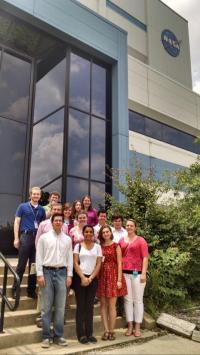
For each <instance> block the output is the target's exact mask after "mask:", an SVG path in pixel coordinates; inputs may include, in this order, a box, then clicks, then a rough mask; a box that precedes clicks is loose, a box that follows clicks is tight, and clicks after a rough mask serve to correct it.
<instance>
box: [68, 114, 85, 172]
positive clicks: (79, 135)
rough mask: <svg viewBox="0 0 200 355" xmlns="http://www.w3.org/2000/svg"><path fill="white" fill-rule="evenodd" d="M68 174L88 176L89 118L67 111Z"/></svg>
mask: <svg viewBox="0 0 200 355" xmlns="http://www.w3.org/2000/svg"><path fill="white" fill-rule="evenodd" d="M68 174H70V175H76V176H80V177H85V178H87V177H88V176H89V116H88V115H86V114H85V113H82V112H79V111H76V110H72V109H71V110H69V136H68Z"/></svg>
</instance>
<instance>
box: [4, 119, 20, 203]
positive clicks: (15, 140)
mask: <svg viewBox="0 0 200 355" xmlns="http://www.w3.org/2000/svg"><path fill="white" fill-rule="evenodd" d="M25 145H26V126H25V124H22V123H18V122H15V121H12V120H8V119H6V118H0V167H1V173H0V193H14V194H21V193H22V188H23V175H24V157H25ZM5 154H6V156H5ZM3 209H4V208H3ZM1 210H2V209H1Z"/></svg>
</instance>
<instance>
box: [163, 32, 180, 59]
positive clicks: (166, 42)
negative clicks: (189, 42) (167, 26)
mask: <svg viewBox="0 0 200 355" xmlns="http://www.w3.org/2000/svg"><path fill="white" fill-rule="evenodd" d="M161 41H162V44H163V47H164V48H165V50H166V51H167V52H168V53H169V54H170V55H171V56H172V57H178V55H179V53H180V41H178V39H177V38H176V36H175V34H174V33H173V32H172V31H170V30H163V31H162V33H161Z"/></svg>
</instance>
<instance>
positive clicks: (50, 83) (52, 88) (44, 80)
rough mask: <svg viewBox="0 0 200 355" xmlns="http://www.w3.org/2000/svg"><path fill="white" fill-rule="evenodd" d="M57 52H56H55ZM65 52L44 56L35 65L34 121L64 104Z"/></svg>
mask: <svg viewBox="0 0 200 355" xmlns="http://www.w3.org/2000/svg"><path fill="white" fill-rule="evenodd" d="M56 54H57V53H56ZM64 56H65V52H64V53H63V52H62V53H61V54H60V55H59V56H58V55H56V56H50V57H48V59H46V58H45V60H44V62H39V63H38V65H37V83H36V94H35V109H34V121H35V122H36V121H38V120H39V119H40V118H43V117H45V116H47V115H48V114H50V113H51V112H53V111H55V110H56V109H58V108H59V107H61V106H62V105H64V95H65V71H66V59H65V58H64V59H63V57H64Z"/></svg>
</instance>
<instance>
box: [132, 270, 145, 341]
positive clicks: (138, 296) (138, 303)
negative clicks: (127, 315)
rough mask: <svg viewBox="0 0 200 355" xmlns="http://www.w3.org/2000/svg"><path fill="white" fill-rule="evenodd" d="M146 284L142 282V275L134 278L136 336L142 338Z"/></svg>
mask: <svg viewBox="0 0 200 355" xmlns="http://www.w3.org/2000/svg"><path fill="white" fill-rule="evenodd" d="M145 285H146V283H141V282H140V275H138V276H137V277H136V278H133V303H134V319H135V331H134V334H135V336H140V335H141V333H140V324H141V323H142V320H143V314H144V304H143V295H144V289H145Z"/></svg>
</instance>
